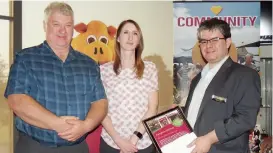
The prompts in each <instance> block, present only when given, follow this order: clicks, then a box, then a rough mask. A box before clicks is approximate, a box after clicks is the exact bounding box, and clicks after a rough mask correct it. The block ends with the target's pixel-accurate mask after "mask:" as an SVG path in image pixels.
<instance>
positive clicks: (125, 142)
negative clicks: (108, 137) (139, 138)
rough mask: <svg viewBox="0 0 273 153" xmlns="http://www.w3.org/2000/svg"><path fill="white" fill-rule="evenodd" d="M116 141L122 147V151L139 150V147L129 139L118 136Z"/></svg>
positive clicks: (131, 152)
mask: <svg viewBox="0 0 273 153" xmlns="http://www.w3.org/2000/svg"><path fill="white" fill-rule="evenodd" d="M115 143H116V144H117V146H118V147H119V148H120V152H121V153H134V152H137V151H138V150H137V147H136V146H135V145H134V144H132V142H130V141H128V140H125V139H122V138H117V139H116V140H115Z"/></svg>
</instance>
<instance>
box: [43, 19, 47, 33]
mask: <svg viewBox="0 0 273 153" xmlns="http://www.w3.org/2000/svg"><path fill="white" fill-rule="evenodd" d="M43 27H44V32H46V22H45V20H44V21H43Z"/></svg>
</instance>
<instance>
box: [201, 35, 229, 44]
mask: <svg viewBox="0 0 273 153" xmlns="http://www.w3.org/2000/svg"><path fill="white" fill-rule="evenodd" d="M221 39H226V38H219V37H215V38H211V39H210V40H206V39H201V40H199V44H200V45H201V46H206V45H207V44H208V43H209V42H210V43H211V44H216V43H217V42H218V41H219V40H221Z"/></svg>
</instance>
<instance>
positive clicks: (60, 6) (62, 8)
mask: <svg viewBox="0 0 273 153" xmlns="http://www.w3.org/2000/svg"><path fill="white" fill-rule="evenodd" d="M54 11H58V12H60V13H61V14H63V15H66V16H72V17H73V16H74V12H73V10H72V8H71V6H70V5H68V4H67V3H64V2H51V3H50V4H49V5H48V6H47V7H46V9H45V11H44V21H45V22H46V23H47V21H48V18H49V16H50V15H51V14H52V12H54Z"/></svg>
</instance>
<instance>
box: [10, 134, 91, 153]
mask: <svg viewBox="0 0 273 153" xmlns="http://www.w3.org/2000/svg"><path fill="white" fill-rule="evenodd" d="M14 153H89V149H88V146H87V143H86V142H85V141H83V142H81V143H79V144H76V145H73V146H63V147H56V148H51V147H47V146H42V145H41V144H40V143H38V142H37V141H35V140H33V139H32V138H31V137H29V136H27V135H25V134H23V133H19V139H18V141H17V143H16V146H15V151H14Z"/></svg>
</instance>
